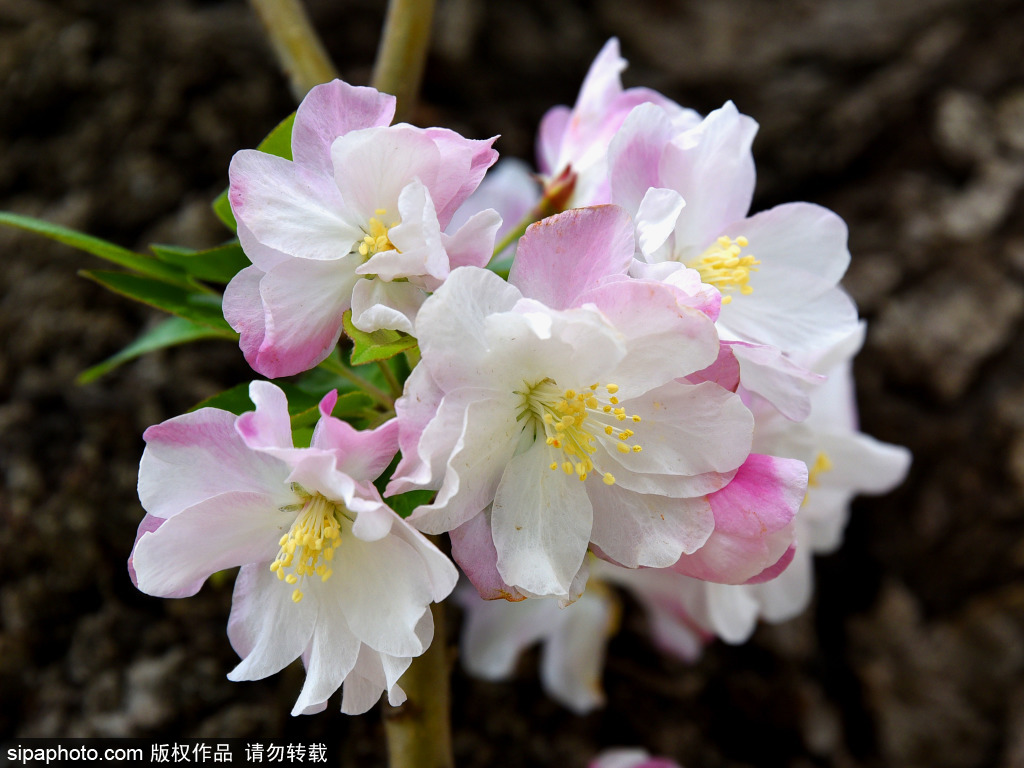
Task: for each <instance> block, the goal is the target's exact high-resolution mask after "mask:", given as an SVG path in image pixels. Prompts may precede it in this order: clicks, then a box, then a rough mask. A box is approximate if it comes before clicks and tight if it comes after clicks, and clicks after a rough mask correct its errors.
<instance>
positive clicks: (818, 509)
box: [593, 332, 911, 659]
mask: <svg viewBox="0 0 1024 768" xmlns="http://www.w3.org/2000/svg"><path fill="white" fill-rule="evenodd" d="M861 340H862V334H861V333H859V332H857V333H854V334H853V335H851V337H850V338H848V339H846V340H844V342H843V343H842V344H840V345H838V346H837V347H836V348H834V349H833V350H831V351H830V352H829V354H828V355H826V356H824V357H823V358H821V359H820V360H818V361H817V362H816V363H814V364H813V365H812V367H813V368H814V369H816V370H818V371H821V372H822V373H824V374H827V380H826V382H825V383H824V384H823V385H822V386H821V387H819V388H818V389H816V390H815V391H814V393H813V394H812V397H811V401H812V409H811V414H810V416H809V417H808V418H807V419H806V420H805V421H803V422H800V423H796V422H793V421H791V420H790V419H787V418H786V417H785V416H784V415H783V414H781V413H780V412H779V411H778V410H776V409H774V408H772V407H771V406H770V405H769V404H768V403H767V402H765V401H763V400H758V399H757V398H750V400H751V402H750V406H751V408H752V410H753V413H754V416H755V428H754V449H755V450H758V451H765V452H771V453H773V454H776V455H778V456H786V457H790V458H792V459H798V460H800V461H801V462H803V463H804V465H805V466H806V467H807V470H808V472H809V476H810V479H809V482H808V488H807V493H806V496H805V497H804V499H803V500H802V505H801V508H800V512H799V514H797V516H796V518H795V520H794V524H795V539H796V541H797V546H796V548H795V551H794V552H793V553H792V560H791V562H788V564H787V565H786V567H785V569H784V570H782V571H781V573H777V574H774V577H773V578H771V579H770V580H761V579H755V580H754V582H752V583H747V584H739V585H728V584H713V583H709V582H707V581H699V580H697V579H693V578H687V577H686V576H683V575H679V574H680V573H686V571H682V570H680V569H667V570H646V571H643V572H637V571H625V570H624V569H612V568H611V567H610V566H607V564H601V567H600V569H599V570H595V571H594V574H593V577H596V578H601V579H604V580H605V581H609V582H612V583H615V584H618V585H620V586H622V587H624V588H626V589H628V590H629V591H630V592H632V593H633V595H634V596H635V597H636V598H637V599H638V600H640V601H641V602H642V603H643V604H644V605H645V607H646V608H647V611H648V616H649V619H650V621H651V626H652V629H653V633H654V636H655V639H656V641H657V642H658V643H659V644H660V645H661V646H663V647H664V648H665V649H666V650H668V651H670V652H672V653H674V654H675V655H677V656H680V657H682V658H684V659H693V658H696V656H698V655H699V653H700V649H701V646H702V645H703V643H705V642H707V641H708V640H710V639H712V638H714V637H718V638H721V639H722V640H725V641H726V642H729V643H742V642H745V641H746V640H747V638H749V637H750V635H751V633H752V632H753V631H754V628H755V627H756V625H757V621H758V619H764V620H766V621H769V622H780V621H786V620H788V619H791V618H793V617H795V616H797V615H799V614H800V613H801V612H803V611H804V610H805V609H806V608H807V605H808V603H809V602H810V599H811V594H812V592H813V587H814V571H813V562H812V560H813V556H814V555H815V554H827V553H829V552H832V551H834V550H835V549H836V548H837V547H838V546H839V544H840V543H841V541H842V534H843V529H844V527H845V525H846V521H847V519H848V516H849V505H850V502H851V500H852V499H853V497H854V496H856V495H859V494H872V495H874V494H882V493H888V492H889V491H891V490H892V489H893V488H895V487H896V486H897V485H898V484H899V483H900V482H902V480H903V478H904V477H905V476H906V473H907V471H908V469H909V466H910V459H911V457H910V453H909V451H907V450H906V449H905V448H903V447H902V446H897V445H891V444H888V443H883V442H881V441H879V440H876V439H875V438H873V437H871V436H870V435H866V434H864V433H863V432H860V431H859V428H858V426H857V411H856V404H855V400H854V386H853V377H852V375H851V370H850V363H851V358H852V356H853V355H854V354H855V353H856V351H857V349H858V348H859V346H860V342H861ZM755 455H756V454H755ZM691 575H693V574H691Z"/></svg>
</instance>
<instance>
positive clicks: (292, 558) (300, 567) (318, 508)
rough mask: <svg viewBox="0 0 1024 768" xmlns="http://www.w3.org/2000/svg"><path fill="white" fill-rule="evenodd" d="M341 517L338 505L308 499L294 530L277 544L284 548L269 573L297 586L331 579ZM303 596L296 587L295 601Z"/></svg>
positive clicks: (291, 529)
mask: <svg viewBox="0 0 1024 768" xmlns="http://www.w3.org/2000/svg"><path fill="white" fill-rule="evenodd" d="M338 514H339V509H338V506H337V505H336V504H334V503H333V502H331V501H328V500H327V499H325V498H324V497H323V496H321V495H320V494H314V495H312V496H309V497H308V499H307V500H306V503H305V504H303V505H302V508H301V510H300V512H299V516H298V517H297V518H295V522H294V523H292V527H291V528H290V529H289V530H288V533H286V534H285V535H284V536H282V537H281V540H280V541H279V542H278V544H279V545H280V547H281V549H280V551H279V552H278V553H277V557H276V558H275V560H274V562H272V563H271V564H270V570H271V571H272V572H273V573H276V574H277V578H278V579H280V580H281V581H284V582H286V583H288V584H292V585H294V584H297V583H298V582H299V581H301V580H302V579H304V578H305V577H306V576H312V575H313V574H316V575H317V576H319V577H320V581H327V580H328V579H329V578H330V577H331V574H332V573H333V571H332V570H331V568H330V566H329V565H328V563H330V562H331V560H332V559H333V558H334V550H335V549H337V547H338V544H340V543H341V524H340V522H339V520H338ZM321 555H323V561H322V562H321V559H320V556H321ZM289 568H292V569H294V573H287V571H288V569H289ZM302 595H303V592H302V590H301V589H299V588H298V587H296V588H295V590H294V591H293V592H292V602H294V603H297V602H299V601H300V600H302Z"/></svg>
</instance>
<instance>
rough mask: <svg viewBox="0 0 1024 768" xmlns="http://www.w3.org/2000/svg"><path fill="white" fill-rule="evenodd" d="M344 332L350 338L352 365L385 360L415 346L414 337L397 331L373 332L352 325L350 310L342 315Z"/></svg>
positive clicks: (383, 330)
mask: <svg viewBox="0 0 1024 768" xmlns="http://www.w3.org/2000/svg"><path fill="white" fill-rule="evenodd" d="M342 323H343V324H344V327H345V334H346V335H347V336H348V337H349V338H350V339H352V344H353V347H352V358H351V359H352V365H365V364H366V363H375V362H377V361H378V360H387V359H388V358H390V357H394V356H395V355H397V354H399V353H400V352H405V350H407V349H412V348H413V347H415V346H416V337H415V336H409V335H408V334H405V333H401V332H399V331H390V330H386V329H382V330H379V331H374V332H373V333H366V332H365V331H360V330H359V329H358V328H356V327H355V326H354V325H352V310H347V311H346V312H345V314H344V316H343V317H342Z"/></svg>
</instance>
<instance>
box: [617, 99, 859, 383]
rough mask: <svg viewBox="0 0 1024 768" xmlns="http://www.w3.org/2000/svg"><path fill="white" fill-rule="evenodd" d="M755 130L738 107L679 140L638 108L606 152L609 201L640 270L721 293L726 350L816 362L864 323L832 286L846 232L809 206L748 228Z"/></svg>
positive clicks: (666, 124) (668, 125) (761, 216)
mask: <svg viewBox="0 0 1024 768" xmlns="http://www.w3.org/2000/svg"><path fill="white" fill-rule="evenodd" d="M756 131H757V124H756V123H755V122H754V121H753V120H752V119H751V118H749V117H747V116H745V115H742V114H740V113H739V111H738V110H737V109H736V107H735V106H734V105H733V104H732V103H731V102H727V103H726V104H725V105H724V106H723V107H721V108H720V109H717V110H715V111H713V112H711V113H710V114H709V115H708V116H707V117H705V118H704V120H703V121H701V122H700V124H699V125H696V126H694V127H692V128H689V129H687V130H683V131H680V130H679V129H678V127H677V126H676V124H675V123H674V121H673V119H672V116H671V114H670V113H668V112H666V111H665V110H664V109H663V108H662V107H660V106H658V105H656V104H643V105H641V106H638V107H636V109H634V110H633V111H632V112H631V113H630V114H629V116H628V117H627V118H626V119H625V121H624V122H623V124H622V127H621V129H620V130H619V132H618V133H617V134H616V136H615V137H614V139H613V140H612V142H611V147H610V148H609V151H608V155H609V169H610V170H609V175H610V183H611V200H612V202H614V203H616V204H618V205H621V206H623V207H625V208H626V210H627V211H629V213H630V215H631V216H632V217H633V218H634V222H635V225H636V235H637V253H638V259H639V261H641V262H643V263H644V264H647V265H656V264H661V263H665V262H668V263H670V264H673V265H678V266H676V267H675V268H676V269H681V268H684V267H685V268H688V269H692V270H695V271H696V272H697V273H698V274H699V275H700V277H701V280H702V281H703V282H704V283H706V284H708V285H711V286H714V287H715V288H716V289H717V290H718V291H720V292H721V294H722V308H721V314H720V315H719V317H718V321H717V326H718V329H719V333H720V334H721V336H722V338H723V339H729V340H733V339H737V340H741V341H745V342H749V343H752V344H761V345H769V346H772V347H775V348H777V349H779V350H782V351H783V352H786V353H804V354H807V353H815V352H819V353H820V351H821V350H823V349H827V348H829V347H830V346H832V345H833V344H836V343H838V342H839V341H840V340H841V339H843V338H844V337H845V336H847V335H848V334H849V333H851V332H852V331H853V329H854V328H855V327H856V323H857V312H856V308H855V307H854V305H853V302H852V301H851V300H850V298H849V297H848V296H847V295H846V294H845V293H844V292H843V291H842V289H840V288H838V287H837V285H836V284H837V282H838V281H839V279H840V278H841V277H842V275H843V273H844V272H845V271H846V267H847V264H848V263H849V259H850V255H849V251H848V250H847V247H846V240H847V229H846V225H845V223H844V222H843V221H842V219H840V218H839V217H838V216H837V215H836V214H834V213H832V212H831V211H829V210H827V209H825V208H822V207H820V206H817V205H813V204H810V203H787V204H784V205H779V206H776V207H775V208H772V209H770V210H768V211H763V212H761V213H757V214H755V215H753V216H749V217H748V215H747V214H748V210H749V208H750V202H751V199H752V197H753V193H754V179H755V171H754V161H753V156H752V155H751V153H750V146H751V143H752V141H753V138H754V134H755V133H756ZM641 269H642V268H641ZM744 358H745V356H744V357H741V367H742V363H743V360H744Z"/></svg>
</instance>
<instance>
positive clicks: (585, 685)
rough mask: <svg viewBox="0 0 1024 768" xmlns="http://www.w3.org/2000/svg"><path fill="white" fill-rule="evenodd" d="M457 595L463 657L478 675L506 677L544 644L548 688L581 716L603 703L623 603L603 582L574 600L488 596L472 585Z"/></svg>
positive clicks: (542, 675) (542, 665)
mask: <svg viewBox="0 0 1024 768" xmlns="http://www.w3.org/2000/svg"><path fill="white" fill-rule="evenodd" d="M455 597H456V599H457V600H458V602H459V604H460V605H461V606H462V608H463V611H464V620H463V625H462V636H461V639H460V642H459V651H460V652H459V658H460V659H461V661H462V665H463V666H464V667H465V669H466V671H468V672H469V673H470V674H471V675H473V676H474V677H479V678H481V679H483V680H507V679H509V678H510V677H512V674H513V672H514V671H515V666H516V662H517V661H518V659H519V657H520V655H522V653H523V652H524V651H525V650H527V649H528V648H530V647H531V646H533V645H536V644H538V643H539V644H540V646H541V657H540V681H541V685H542V686H543V688H544V691H545V692H546V693H547V694H548V695H549V696H551V698H553V699H555V701H558V702H559V703H560V704H563V705H564V706H566V707H568V708H569V709H571V710H572V711H573V712H576V713H577V714H581V715H582V714H586V713H587V712H590V711H592V710H594V709H596V708H598V707H601V706H603V705H604V701H605V698H604V693H603V691H602V688H601V676H602V674H603V672H604V658H605V648H606V645H607V642H608V638H609V637H610V636H611V635H612V633H613V632H615V630H616V629H617V628H618V626H617V625H618V617H619V611H620V608H619V602H618V599H617V598H616V597H615V595H614V594H613V593H612V592H611V591H610V590H609V589H607V588H606V587H604V586H603V585H601V584H592V585H591V587H590V588H589V589H588V590H587V591H586V592H585V593H584V594H583V595H582V596H581V597H580V598H579V599H578V600H576V601H575V602H574V603H572V604H571V605H568V606H565V607H559V605H558V603H557V602H555V601H554V600H523V601H520V602H515V603H511V602H506V601H504V600H484V599H483V598H481V597H480V595H479V594H478V593H477V591H476V590H475V589H473V588H472V587H470V586H469V585H465V586H464V587H460V588H459V589H458V590H456V592H455Z"/></svg>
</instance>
